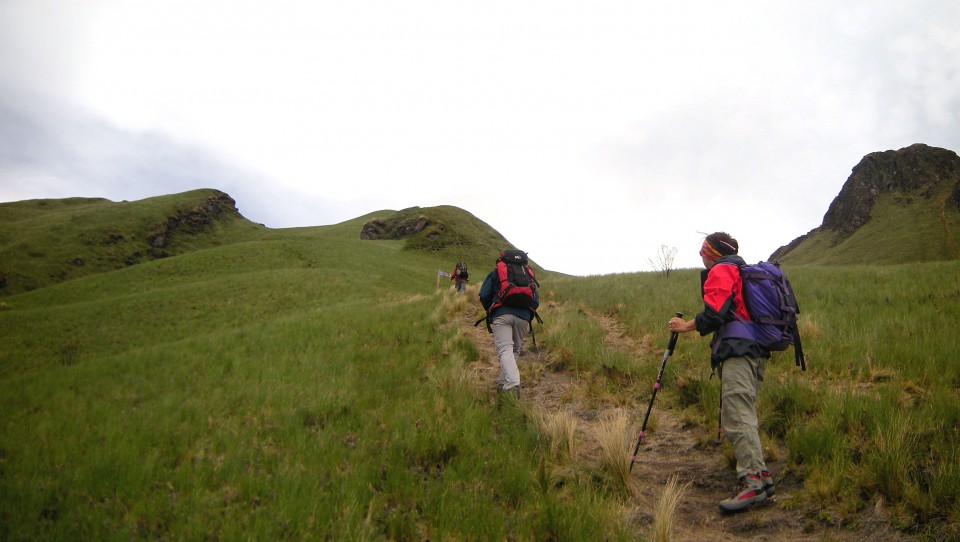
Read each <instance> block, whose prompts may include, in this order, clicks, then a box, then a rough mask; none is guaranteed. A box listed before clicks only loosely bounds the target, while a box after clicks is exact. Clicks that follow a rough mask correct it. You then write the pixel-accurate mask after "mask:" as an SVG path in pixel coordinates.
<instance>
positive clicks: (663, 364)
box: [627, 312, 683, 472]
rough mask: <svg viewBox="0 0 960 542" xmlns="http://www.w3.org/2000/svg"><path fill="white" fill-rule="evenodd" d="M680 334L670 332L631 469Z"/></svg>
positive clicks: (631, 462)
mask: <svg viewBox="0 0 960 542" xmlns="http://www.w3.org/2000/svg"><path fill="white" fill-rule="evenodd" d="M676 314H677V318H683V313H682V312H678V313H676ZM679 336H680V334H679V333H678V332H676V331H674V332H672V333H670V342H668V343H667V351H666V352H664V353H663V361H661V362H660V371H659V372H657V381H656V382H655V383H654V384H653V393H652V394H650V404H648V405H647V413H646V415H644V417H643V425H641V426H640V436H639V437H637V445H636V446H634V447H633V457H631V458H630V469H629V470H628V471H627V472H630V471H632V470H633V464H634V463H636V462H637V452H638V451H640V442H641V441H643V437H644V435H646V433H645V432H644V431H646V430H647V421H648V420H649V419H650V410H651V409H653V400H654V399H656V398H657V391H658V390H659V389H660V379H661V378H663V369H664V368H665V367H666V366H667V358H669V357H670V354H673V349H674V348H676V346H677V337H679Z"/></svg>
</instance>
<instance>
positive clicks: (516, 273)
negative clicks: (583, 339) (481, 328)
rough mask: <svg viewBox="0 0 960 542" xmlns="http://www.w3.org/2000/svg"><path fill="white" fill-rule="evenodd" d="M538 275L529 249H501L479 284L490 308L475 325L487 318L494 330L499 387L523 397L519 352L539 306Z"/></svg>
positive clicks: (489, 329) (491, 329) (484, 299)
mask: <svg viewBox="0 0 960 542" xmlns="http://www.w3.org/2000/svg"><path fill="white" fill-rule="evenodd" d="M538 286H539V283H537V279H536V278H534V275H533V270H532V269H530V266H528V265H527V253H526V252H523V251H522V250H515V249H507V250H504V251H503V252H501V253H500V257H499V258H498V259H497V265H496V267H494V269H493V270H492V271H490V273H489V274H487V277H486V278H485V279H484V280H483V285H482V286H480V303H481V304H482V305H483V308H484V310H486V311H487V316H486V318H481V319H480V320H478V321H477V324H476V325H479V324H480V322H483V321H484V320H486V322H487V330H488V331H490V332H491V333H493V344H494V346H495V347H496V349H497V358H498V360H499V361H500V375H499V376H498V377H497V389H498V391H500V392H503V393H510V394H513V395H514V396H515V397H517V398H519V397H520V370H519V368H518V367H517V356H519V355H520V350H521V347H522V346H523V339H524V337H525V336H526V335H527V332H528V331H530V330H532V329H533V319H534V318H535V317H536V318H537V319H538V320H539V317H538V316H537V307H539V306H540V294H539V293H538V292H537V287H538Z"/></svg>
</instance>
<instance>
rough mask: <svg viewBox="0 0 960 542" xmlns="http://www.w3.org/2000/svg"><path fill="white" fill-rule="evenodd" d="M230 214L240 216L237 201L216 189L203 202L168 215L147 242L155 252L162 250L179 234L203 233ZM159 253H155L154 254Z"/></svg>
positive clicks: (150, 234)
mask: <svg viewBox="0 0 960 542" xmlns="http://www.w3.org/2000/svg"><path fill="white" fill-rule="evenodd" d="M229 215H235V216H237V217H239V216H240V211H239V210H238V209H237V202H236V201H234V199H233V198H231V197H230V196H229V195H227V194H225V193H223V192H220V191H215V192H214V193H213V194H211V195H210V196H208V197H207V199H206V200H204V201H203V202H202V203H201V204H199V205H197V206H195V207H190V208H189V209H181V210H178V211H177V213H176V214H175V215H171V216H168V217H167V219H166V220H165V221H163V222H161V223H160V224H158V225H157V226H156V227H155V228H153V230H152V231H151V232H150V233H149V234H148V235H147V244H149V245H150V249H151V250H152V251H154V252H158V251H162V249H165V248H167V247H168V246H170V243H171V242H172V240H173V239H174V238H175V237H176V236H177V235H180V234H189V235H196V234H198V233H203V232H204V231H207V230H208V229H210V228H211V227H213V225H214V224H215V223H216V222H217V221H218V220H220V219H222V218H224V217H226V216H229ZM159 255H160V254H154V256H159Z"/></svg>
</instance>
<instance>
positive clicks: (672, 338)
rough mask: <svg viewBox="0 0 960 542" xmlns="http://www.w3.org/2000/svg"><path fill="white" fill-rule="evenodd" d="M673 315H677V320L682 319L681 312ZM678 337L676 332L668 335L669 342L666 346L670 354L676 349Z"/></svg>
mask: <svg viewBox="0 0 960 542" xmlns="http://www.w3.org/2000/svg"><path fill="white" fill-rule="evenodd" d="M674 314H676V315H677V318H683V313H682V312H677V313H674ZM679 336H680V334H679V333H677V332H676V331H674V332H673V333H671V334H670V342H669V343H668V344H667V350H669V351H670V352H671V353H672V352H673V349H674V348H676V347H677V337H679Z"/></svg>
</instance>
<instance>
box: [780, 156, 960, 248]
mask: <svg viewBox="0 0 960 542" xmlns="http://www.w3.org/2000/svg"><path fill="white" fill-rule="evenodd" d="M948 186H950V187H951V188H949V190H950V191H949V195H948V196H947V198H946V200H945V201H944V207H945V209H953V210H960V157H958V156H957V153H955V152H953V151H951V150H947V149H941V148H937V147H930V146H928V145H924V144H922V143H916V144H914V145H910V146H909V147H905V148H902V149H899V150H896V151H892V150H890V151H883V152H874V153H870V154H868V155H866V156H864V157H863V159H861V160H860V163H858V164H857V165H856V166H855V167H854V168H853V171H852V172H851V174H850V177H848V178H847V181H846V182H845V183H844V185H843V188H841V190H840V193H839V194H838V195H837V197H836V198H834V200H833V202H832V203H831V204H830V207H829V208H828V209H827V213H826V214H825V215H824V216H823V223H822V224H821V225H820V226H819V227H818V228H815V229H813V230H811V231H810V232H808V233H807V234H806V235H803V236H800V237H798V238H796V239H794V240H793V241H791V242H790V243H789V244H787V245H785V246H782V247H780V248H778V249H777V250H776V251H774V253H773V254H771V255H770V260H771V261H776V260H779V259H780V258H782V257H783V256H784V255H786V254H788V253H789V252H791V251H792V250H794V249H795V248H796V247H798V246H800V245H801V244H802V243H803V241H804V240H805V239H806V238H807V237H809V236H810V235H812V234H814V233H817V232H821V231H829V232H832V233H833V234H834V240H833V243H834V244H839V243H840V242H842V241H843V240H844V239H846V238H847V237H849V236H850V235H852V234H853V233H854V232H855V231H857V229H859V228H860V227H861V226H863V225H864V224H866V223H868V222H869V221H870V219H871V216H872V211H873V206H874V203H875V202H876V201H877V198H878V197H880V196H881V195H883V194H895V195H896V196H897V197H900V198H903V201H904V202H910V201H911V200H912V199H913V198H928V199H929V198H932V197H934V196H935V195H936V194H941V195H942V194H943V193H944V191H945V190H946V189H947V187H948Z"/></svg>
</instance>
